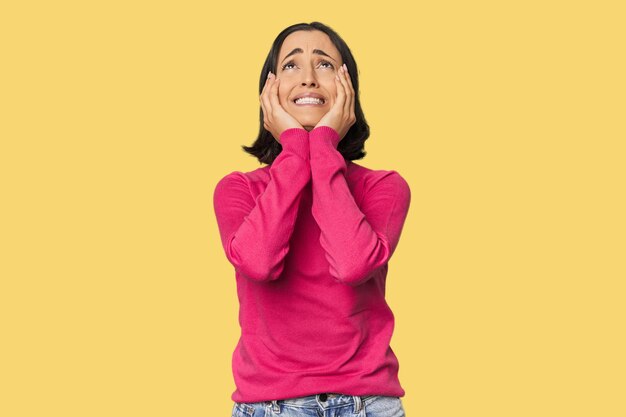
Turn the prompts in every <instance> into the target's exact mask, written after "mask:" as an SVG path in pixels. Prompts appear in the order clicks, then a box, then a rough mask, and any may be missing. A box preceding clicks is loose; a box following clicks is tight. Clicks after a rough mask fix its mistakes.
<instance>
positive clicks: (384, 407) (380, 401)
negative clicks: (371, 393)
mask: <svg viewBox="0 0 626 417" xmlns="http://www.w3.org/2000/svg"><path fill="white" fill-rule="evenodd" d="M365 409H366V412H367V416H368V417H370V416H371V417H404V416H405V412H404V406H403V404H402V400H401V399H400V397H393V396H387V395H377V396H376V397H374V398H373V399H369V400H368V401H367V402H366V406H365Z"/></svg>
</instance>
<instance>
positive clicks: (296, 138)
mask: <svg viewBox="0 0 626 417" xmlns="http://www.w3.org/2000/svg"><path fill="white" fill-rule="evenodd" d="M280 144H281V146H282V147H283V150H285V151H290V152H293V153H295V154H296V155H298V156H299V157H301V158H303V159H307V160H308V159H309V132H307V131H306V129H304V128H299V127H292V128H289V129H285V130H283V132H282V133H281V134H280Z"/></svg>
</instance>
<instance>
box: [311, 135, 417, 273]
mask: <svg viewBox="0 0 626 417" xmlns="http://www.w3.org/2000/svg"><path fill="white" fill-rule="evenodd" d="M339 140H340V138H339V134H338V133H337V131H336V130H334V129H333V128H331V127H329V126H319V127H316V128H315V129H313V130H312V131H311V132H309V146H310V157H311V174H312V181H313V184H312V186H313V205H312V214H313V217H314V218H315V220H316V221H317V223H318V225H319V227H320V229H321V235H320V243H321V245H322V247H323V249H324V250H325V251H326V258H327V259H328V262H329V263H330V270H329V272H330V274H331V275H332V276H333V277H335V278H336V279H337V280H339V281H341V282H343V283H345V284H348V285H359V284H362V283H364V282H365V281H367V280H368V279H369V278H371V276H372V275H373V273H374V272H375V271H376V269H378V268H381V267H383V266H385V264H386V263H387V262H388V261H389V259H390V258H391V255H392V254H393V252H394V251H395V249H396V247H397V245H398V241H399V239H400V234H401V232H402V227H403V225H404V220H405V219H406V216H407V214H408V210H409V205H410V201H411V190H410V188H409V185H408V183H407V182H406V181H405V180H404V178H402V176H401V175H400V174H399V173H397V172H396V171H387V172H386V173H385V174H384V175H381V176H380V177H379V178H377V180H376V181H375V183H374V184H370V185H368V186H367V187H368V189H367V190H365V193H366V194H365V197H364V198H363V202H362V203H361V208H359V207H358V205H357V204H356V202H355V201H354V197H353V196H352V193H351V192H350V189H349V188H348V183H347V181H346V177H345V174H346V171H347V165H346V161H345V160H344V159H343V156H342V155H341V153H340V152H339V151H338V150H337V145H338V143H339Z"/></svg>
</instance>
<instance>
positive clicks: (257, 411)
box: [231, 393, 406, 417]
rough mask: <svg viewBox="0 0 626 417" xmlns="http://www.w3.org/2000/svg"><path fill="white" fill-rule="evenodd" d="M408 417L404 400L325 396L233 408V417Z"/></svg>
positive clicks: (236, 404) (372, 396)
mask: <svg viewBox="0 0 626 417" xmlns="http://www.w3.org/2000/svg"><path fill="white" fill-rule="evenodd" d="M270 416H272V417H274V416H276V417H331V416H332V417H406V416H405V413H404V406H403V404H402V400H401V399H400V397H389V396H384V395H365V396H358V395H345V394H336V393H325V394H316V395H309V396H306V397H297V398H288V399H284V400H274V401H260V402H256V403H239V402H235V403H234V404H233V411H232V416H231V417H270Z"/></svg>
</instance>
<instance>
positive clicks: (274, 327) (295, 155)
mask: <svg viewBox="0 0 626 417" xmlns="http://www.w3.org/2000/svg"><path fill="white" fill-rule="evenodd" d="M358 86H359V83H358V76H357V66H356V62H355V61H354V58H353V56H352V53H351V52H350V49H349V48H348V46H347V45H346V43H345V42H344V41H343V40H342V39H341V38H340V37H339V36H338V35H337V34H336V33H335V32H334V31H333V30H332V29H331V28H329V27H328V26H326V25H324V24H322V23H319V22H312V23H310V24H306V23H301V24H296V25H293V26H290V27H288V28H286V29H284V30H283V31H282V32H281V33H280V34H279V35H278V37H277V38H276V39H275V41H274V43H273V45H272V48H271V50H270V52H269V55H268V57H267V59H266V61H265V65H264V66H263V70H262V72H261V82H260V86H259V90H260V103H261V120H260V121H261V126H260V129H259V135H258V138H257V139H256V141H255V142H254V144H253V146H251V147H247V146H244V147H243V149H244V150H245V151H246V152H248V153H250V154H252V155H254V156H255V157H256V158H257V159H258V160H259V161H260V162H261V163H265V164H267V166H264V167H261V168H258V169H256V170H253V171H251V172H240V171H233V172H231V173H229V174H228V175H226V176H225V177H223V178H222V179H221V180H220V181H219V182H218V184H217V185H216V188H215V191H214V196H213V201H214V209H215V214H216V217H217V223H218V226H219V231H220V236H221V242H222V245H223V248H224V251H225V254H226V257H227V259H228V261H229V262H230V263H231V264H232V265H233V266H234V268H235V276H236V283H237V295H238V299H239V303H240V309H239V323H240V326H241V330H242V332H241V337H240V339H239V342H238V343H237V346H236V348H235V351H234V353H233V357H232V366H233V374H234V380H235V384H236V387H237V389H236V390H235V391H234V392H233V394H232V400H233V401H234V404H233V410H232V415H233V416H239V417H262V416H269V415H272V416H273V415H275V414H276V415H281V416H284V417H291V416H294V417H295V416H311V417H320V416H333V417H334V416H351V417H354V416H361V417H402V416H404V415H405V414H404V408H403V404H402V401H401V399H400V397H402V396H404V394H405V392H404V389H403V388H402V387H401V385H400V382H399V380H398V369H399V365H398V360H397V358H396V356H395V354H394V352H393V350H392V349H391V347H390V345H389V342H390V339H391V336H392V333H393V328H394V315H393V313H392V311H391V309H390V308H389V306H388V305H387V303H386V301H385V280H386V277H387V270H388V262H389V259H390V258H391V256H392V254H393V253H394V251H395V249H396V247H397V245H398V241H399V239H400V234H401V231H402V227H403V224H404V221H405V218H406V216H407V213H408V209H409V203H410V199H411V193H410V189H409V185H408V183H407V182H406V181H405V180H404V179H403V177H402V176H401V175H400V174H399V173H398V172H396V171H394V170H371V169H368V168H366V167H364V166H362V165H359V164H356V163H354V162H353V161H354V160H356V159H360V158H362V157H363V156H365V152H364V151H363V144H364V142H365V140H366V139H367V138H368V137H369V126H368V125H367V122H366V121H365V117H364V116H363V111H362V110H361V105H360V103H359V94H358V91H359V87H358Z"/></svg>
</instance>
